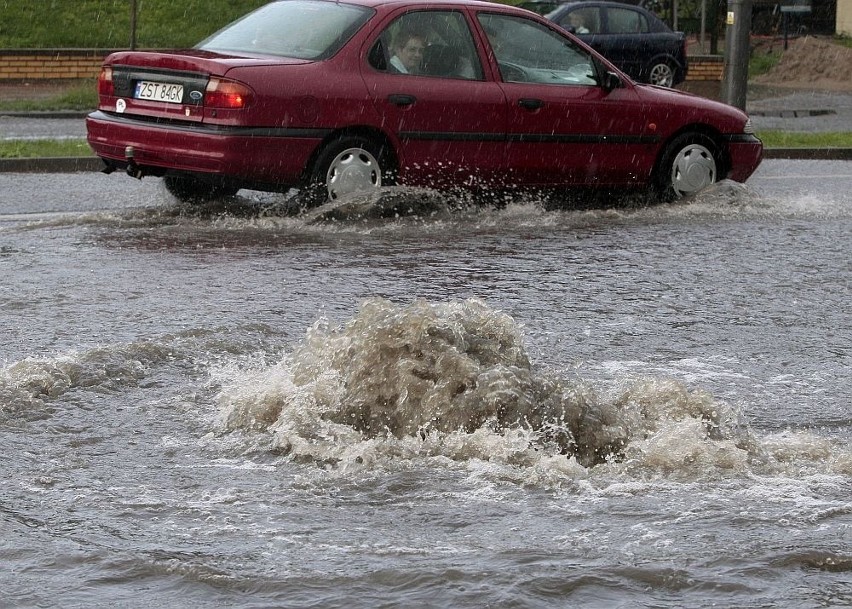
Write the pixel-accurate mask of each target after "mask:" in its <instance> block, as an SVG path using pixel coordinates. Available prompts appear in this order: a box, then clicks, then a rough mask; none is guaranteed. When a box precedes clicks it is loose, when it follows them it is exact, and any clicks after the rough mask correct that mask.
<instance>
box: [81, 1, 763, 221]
mask: <svg viewBox="0 0 852 609" xmlns="http://www.w3.org/2000/svg"><path fill="white" fill-rule="evenodd" d="M98 93H99V103H98V110H97V111H95V112H93V113H92V114H90V115H89V116H88V117H87V119H86V125H87V129H88V141H89V144H90V145H91V147H92V148H93V149H94V151H95V152H96V154H97V155H98V156H99V157H101V158H102V159H103V160H104V162H105V164H106V171H112V170H114V169H124V170H126V171H127V172H128V173H129V174H130V175H133V176H135V177H142V176H146V175H151V176H161V177H164V178H165V181H166V186H167V187H168V188H169V190H170V191H171V192H172V193H173V194H175V195H176V196H178V197H179V198H182V199H187V200H198V199H202V198H206V197H213V196H216V195H222V194H229V193H234V192H236V190H237V189H239V188H253V189H260V190H269V191H286V190H289V189H290V188H293V187H296V188H299V189H301V194H300V197H301V198H302V200H303V201H304V202H305V203H304V204H305V205H310V204H316V203H319V202H321V201H324V200H326V199H328V198H331V199H335V198H337V197H340V196H343V195H345V194H347V193H352V192H361V191H365V190H370V189H376V188H378V187H381V186H387V185H393V184H404V185H411V186H429V187H433V188H442V187H459V186H463V187H467V188H473V189H477V188H493V187H498V188H515V187H566V186H583V187H595V188H612V187H643V188H644V187H651V188H653V189H654V190H655V191H656V192H657V193H659V194H660V195H661V196H662V197H664V198H668V197H674V196H681V195H684V194H687V193H690V192H693V191H696V190H698V189H700V188H702V187H704V186H707V185H708V184H710V183H712V182H714V181H716V180H718V179H722V178H731V179H734V180H737V181H744V180H745V179H747V178H748V177H749V176H750V175H751V173H752V172H753V171H754V170H755V168H756V167H757V166H758V164H759V163H760V158H761V152H762V145H761V142H760V140H758V139H757V138H756V137H755V136H754V135H753V133H752V129H751V125H750V122H749V120H748V117H747V116H746V115H745V114H744V113H743V112H741V111H740V110H738V109H736V108H733V107H731V106H727V105H724V104H721V103H718V102H713V101H710V100H707V99H702V98H699V97H695V96H692V95H688V94H685V93H681V92H678V91H669V90H665V89H661V88H658V87H647V86H645V85H637V84H634V83H633V82H631V81H630V80H629V79H628V78H627V77H625V76H623V75H622V74H621V73H620V72H619V71H618V70H617V69H616V68H615V67H614V66H612V65H611V64H610V63H608V62H607V61H606V60H604V59H603V58H602V57H600V56H599V55H598V54H597V53H595V52H594V51H592V50H591V49H589V48H588V47H586V46H585V45H583V44H582V43H581V42H579V41H577V40H576V39H575V38H574V37H573V36H571V35H570V34H568V33H566V32H565V31H564V30H563V29H561V28H559V27H558V26H557V25H556V24H554V23H553V22H551V21H548V20H546V19H544V18H542V17H540V16H537V15H534V14H532V13H530V12H529V11H525V10H521V9H518V8H514V7H509V6H505V5H499V4H494V3H490V2H477V1H474V0H279V1H276V2H271V3H270V4H267V5H265V6H263V7H261V8H260V9H258V10H257V11H255V12H253V13H251V14H249V15H248V16H246V17H244V18H243V19H241V20H239V21H237V22H235V23H233V24H232V25H230V26H228V27H226V28H224V29H223V30H221V31H220V32H218V33H216V34H214V35H213V36H211V37H210V38H208V39H207V40H205V41H204V42H202V43H201V44H199V45H198V46H197V47H196V48H194V49H190V50H182V51H158V52H153V51H147V52H144V51H122V52H117V53H113V54H112V55H110V56H108V57H107V58H106V60H105V62H104V65H103V69H102V71H101V74H100V77H99V81H98Z"/></svg>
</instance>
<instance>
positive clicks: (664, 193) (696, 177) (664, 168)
mask: <svg viewBox="0 0 852 609" xmlns="http://www.w3.org/2000/svg"><path fill="white" fill-rule="evenodd" d="M720 168H721V160H720V155H719V149H718V146H717V145H716V143H715V142H714V141H713V140H712V139H711V138H709V137H707V136H706V135H702V134H700V133H685V134H683V135H680V136H678V137H676V138H675V139H674V140H672V142H671V144H669V146H668V147H667V148H666V150H665V152H664V153H663V155H662V156H661V157H660V161H659V164H658V165H657V168H656V172H655V179H654V182H655V184H654V186H655V187H656V189H657V193H658V194H659V195H660V197H661V198H662V199H663V200H666V201H670V200H673V199H679V198H681V197H685V196H687V195H690V194H692V193H695V192H698V191H699V190H701V189H702V188H706V187H707V186H710V185H711V184H713V183H714V182H716V180H717V177H718V173H719V171H720Z"/></svg>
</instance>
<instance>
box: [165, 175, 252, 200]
mask: <svg viewBox="0 0 852 609" xmlns="http://www.w3.org/2000/svg"><path fill="white" fill-rule="evenodd" d="M163 183H164V184H165V185H166V190H168V191H169V192H170V193H171V194H172V196H174V197H175V198H176V199H178V200H179V201H183V202H184V203H204V202H206V201H212V200H213V199H221V198H224V197H231V196H233V195H235V194H237V190H238V189H237V188H227V187H224V186H220V185H217V184H211V183H210V182H204V181H202V180H199V179H198V178H193V177H192V176H174V175H168V176H164V177H163Z"/></svg>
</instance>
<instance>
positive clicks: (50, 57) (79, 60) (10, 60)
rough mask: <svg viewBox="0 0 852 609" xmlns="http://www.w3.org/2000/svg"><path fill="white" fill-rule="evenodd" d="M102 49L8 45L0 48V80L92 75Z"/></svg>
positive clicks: (102, 56)
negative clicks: (9, 47) (8, 47)
mask: <svg viewBox="0 0 852 609" xmlns="http://www.w3.org/2000/svg"><path fill="white" fill-rule="evenodd" d="M109 53H110V51H107V50H102V49H39V50H34V49H20V50H17V49H11V50H2V51H0V81H3V80H28V81H30V80H47V79H49V80H61V79H66V78H68V79H74V78H96V77H97V75H98V72H99V71H100V66H101V62H102V61H103V58H104V57H105V56H106V55H107V54H109Z"/></svg>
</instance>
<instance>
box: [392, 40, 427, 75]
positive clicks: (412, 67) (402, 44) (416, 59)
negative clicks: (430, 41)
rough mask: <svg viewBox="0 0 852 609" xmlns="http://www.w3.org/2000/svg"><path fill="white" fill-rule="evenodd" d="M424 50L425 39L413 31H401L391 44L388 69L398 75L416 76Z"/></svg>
mask: <svg viewBox="0 0 852 609" xmlns="http://www.w3.org/2000/svg"><path fill="white" fill-rule="evenodd" d="M425 49H426V37H425V36H423V35H422V34H420V33H418V32H415V31H413V30H401V31H399V32H398V33H397V35H396V36H395V37H394V40H393V43H392V44H391V51H392V52H393V55H392V57H391V58H390V69H391V71H392V72H397V73H399V74H417V72H419V71H420V64H421V62H422V61H423V51H424V50H425Z"/></svg>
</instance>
